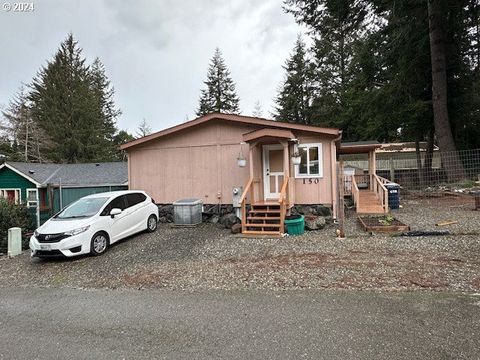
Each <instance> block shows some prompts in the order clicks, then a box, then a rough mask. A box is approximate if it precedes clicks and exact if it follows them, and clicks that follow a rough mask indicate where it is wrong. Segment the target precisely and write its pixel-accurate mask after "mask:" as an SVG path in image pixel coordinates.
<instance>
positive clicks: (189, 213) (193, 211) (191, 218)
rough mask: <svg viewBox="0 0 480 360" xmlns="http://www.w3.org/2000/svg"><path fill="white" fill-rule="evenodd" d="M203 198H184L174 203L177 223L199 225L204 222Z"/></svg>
mask: <svg viewBox="0 0 480 360" xmlns="http://www.w3.org/2000/svg"><path fill="white" fill-rule="evenodd" d="M202 207H203V201H202V200H201V199H182V200H178V201H175V202H174V203H173V212H174V217H175V225H197V224H200V223H201V222H202Z"/></svg>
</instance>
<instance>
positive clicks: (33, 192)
mask: <svg viewBox="0 0 480 360" xmlns="http://www.w3.org/2000/svg"><path fill="white" fill-rule="evenodd" d="M27 206H28V207H37V206H38V191H37V189H27Z"/></svg>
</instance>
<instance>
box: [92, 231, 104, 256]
mask: <svg viewBox="0 0 480 360" xmlns="http://www.w3.org/2000/svg"><path fill="white" fill-rule="evenodd" d="M107 248H108V237H107V234H105V233H102V232H100V233H96V234H95V235H93V238H92V242H91V243H90V253H91V254H92V255H94V256H98V255H102V254H103V253H105V251H107Z"/></svg>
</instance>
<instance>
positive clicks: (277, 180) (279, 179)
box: [263, 145, 285, 200]
mask: <svg viewBox="0 0 480 360" xmlns="http://www.w3.org/2000/svg"><path fill="white" fill-rule="evenodd" d="M284 175H285V174H284V172H283V146H282V145H264V146H263V193H264V198H265V200H278V198H279V196H280V190H281V189H282V185H283V179H284Z"/></svg>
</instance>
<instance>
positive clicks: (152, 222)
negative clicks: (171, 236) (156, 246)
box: [147, 215, 157, 232]
mask: <svg viewBox="0 0 480 360" xmlns="http://www.w3.org/2000/svg"><path fill="white" fill-rule="evenodd" d="M155 230H157V217H156V216H155V215H150V216H149V217H148V220H147V231H148V232H154V231H155Z"/></svg>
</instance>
